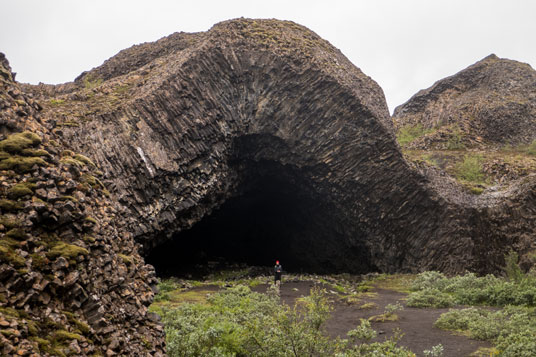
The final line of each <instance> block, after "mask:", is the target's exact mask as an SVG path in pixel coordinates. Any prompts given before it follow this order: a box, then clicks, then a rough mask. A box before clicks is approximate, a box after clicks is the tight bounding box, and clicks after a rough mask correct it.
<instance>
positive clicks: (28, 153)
mask: <svg viewBox="0 0 536 357" xmlns="http://www.w3.org/2000/svg"><path fill="white" fill-rule="evenodd" d="M20 153H21V155H23V156H50V154H49V153H48V151H46V150H43V149H24V150H22V151H21V152H20Z"/></svg>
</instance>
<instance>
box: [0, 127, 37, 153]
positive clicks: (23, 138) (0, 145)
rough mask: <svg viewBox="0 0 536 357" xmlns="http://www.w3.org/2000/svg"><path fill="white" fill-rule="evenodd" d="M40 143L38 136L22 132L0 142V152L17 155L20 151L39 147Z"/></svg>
mask: <svg viewBox="0 0 536 357" xmlns="http://www.w3.org/2000/svg"><path fill="white" fill-rule="evenodd" d="M40 143H41V138H40V137H39V135H37V134H35V133H32V132H29V131H24V132H22V133H16V134H12V135H10V136H8V137H7V139H5V140H2V141H0V150H1V151H5V152H9V153H13V154H18V153H20V152H21V151H22V150H24V149H27V148H29V147H32V146H36V145H39V144H40Z"/></svg>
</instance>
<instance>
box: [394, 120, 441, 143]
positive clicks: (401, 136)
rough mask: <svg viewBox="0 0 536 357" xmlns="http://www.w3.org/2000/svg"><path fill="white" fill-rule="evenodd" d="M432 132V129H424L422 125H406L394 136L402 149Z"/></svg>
mask: <svg viewBox="0 0 536 357" xmlns="http://www.w3.org/2000/svg"><path fill="white" fill-rule="evenodd" d="M431 132H433V130H432V129H424V127H423V126H422V124H420V123H419V124H416V125H406V126H403V127H402V128H400V129H399V130H398V132H397V134H396V138H397V140H398V143H399V144H400V146H402V147H404V146H406V145H408V144H411V143H412V142H414V141H415V140H416V139H418V138H420V137H421V136H424V135H426V134H429V133H431Z"/></svg>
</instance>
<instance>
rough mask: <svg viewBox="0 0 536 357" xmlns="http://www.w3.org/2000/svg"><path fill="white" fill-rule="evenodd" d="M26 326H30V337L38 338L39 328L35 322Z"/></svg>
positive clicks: (27, 323) (27, 322)
mask: <svg viewBox="0 0 536 357" xmlns="http://www.w3.org/2000/svg"><path fill="white" fill-rule="evenodd" d="M26 325H27V326H28V333H29V334H30V336H37V335H38V334H39V328H38V327H37V324H36V323H35V322H34V321H26Z"/></svg>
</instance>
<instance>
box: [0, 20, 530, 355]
mask: <svg viewBox="0 0 536 357" xmlns="http://www.w3.org/2000/svg"><path fill="white" fill-rule="evenodd" d="M5 72H6V73H8V72H9V71H5ZM2 73H4V72H2ZM3 83H4V84H5V85H6V87H5V88H4V90H3V91H2V100H3V102H2V103H4V102H5V104H2V113H3V114H2V115H3V116H2V120H3V122H6V123H8V122H10V123H14V124H13V125H12V127H10V128H8V129H5V130H4V129H3V130H4V131H3V132H2V135H3V139H4V141H2V142H0V145H4V146H3V147H4V148H7V147H8V144H5V143H6V141H7V142H9V141H10V140H12V141H13V140H15V139H17V140H19V139H20V140H22V141H23V142H25V143H26V144H24V145H25V146H24V148H21V150H20V152H19V151H13V150H11V149H5V150H4V151H3V152H5V154H2V155H3V156H2V157H0V159H1V161H0V165H3V167H0V168H1V169H2V170H3V171H0V174H2V175H3V182H4V180H6V185H5V189H4V191H3V192H4V195H5V197H7V198H9V197H8V196H7V195H8V190H11V191H13V190H15V191H17V192H20V193H19V194H20V196H16V195H19V194H15V196H13V199H11V200H10V202H9V203H6V206H5V207H1V209H2V215H3V216H6V219H16V220H18V221H19V222H21V223H17V224H16V228H15V229H18V230H17V231H15V232H11V230H8V228H9V227H8V226H6V225H5V224H4V226H3V227H4V228H2V229H3V230H2V233H1V234H2V242H4V241H5V242H6V243H2V244H3V245H2V247H5V249H4V250H2V252H3V253H2V254H3V256H2V262H3V265H2V269H3V273H2V274H0V276H1V277H2V280H1V281H2V284H3V285H2V289H3V290H2V291H0V293H3V294H4V295H3V296H5V299H3V300H2V301H1V303H2V306H4V307H6V308H8V309H12V310H5V311H6V312H5V313H3V316H15V317H13V318H10V319H8V318H7V317H4V319H5V320H6V324H9V326H11V327H12V328H13V329H14V330H17V331H19V334H20V335H19V336H17V335H16V334H10V333H6V334H3V336H4V340H5V341H4V347H3V348H6V351H7V350H9V351H13V350H16V349H19V348H24V349H26V350H28V351H37V350H40V351H41V353H45V352H47V353H50V354H54V353H57V352H56V351H60V352H61V351H67V352H69V351H70V352H73V351H74V352H73V353H77V354H82V355H84V354H91V353H94V352H97V353H98V352H100V353H107V354H110V355H113V354H114V353H120V354H134V355H144V354H155V355H158V354H159V353H160V352H161V351H162V348H163V347H162V346H163V338H162V334H161V328H160V327H159V325H158V324H157V323H155V322H154V321H152V320H151V318H150V315H149V314H147V310H146V306H147V304H148V303H149V302H150V301H151V299H152V292H151V290H150V287H149V285H151V284H152V283H154V272H153V271H152V269H151V268H150V267H148V266H146V265H144V263H143V260H142V259H141V257H140V253H141V254H142V255H143V256H147V255H149V254H151V252H155V251H157V249H158V247H167V246H165V244H166V242H169V241H171V240H174V241H175V242H178V244H177V245H176V246H174V247H173V249H176V250H177V253H176V254H177V255H179V254H182V255H194V254H197V253H199V254H201V253H203V254H205V253H207V251H208V253H217V252H221V253H222V254H232V255H234V256H232V258H233V259H242V260H247V259H248V257H250V256H258V255H261V254H265V255H266V259H273V258H274V254H285V259H286V261H288V262H291V263H290V264H293V265H294V268H295V269H306V270H310V271H349V272H368V271H385V272H394V271H419V270H424V269H438V270H443V271H446V272H459V271H463V270H464V269H469V270H474V271H477V272H492V271H497V270H498V269H500V266H501V264H502V263H503V260H502V259H503V255H504V253H505V252H506V250H507V249H508V248H509V247H514V248H515V249H516V250H518V251H520V252H522V253H525V252H528V251H529V250H530V249H531V244H533V243H534V240H533V238H532V237H534V233H535V232H534V224H533V222H534V218H535V217H534V215H535V212H536V207H534V203H533V202H535V200H534V197H533V196H534V183H535V182H536V181H534V180H533V178H532V177H528V178H527V179H526V180H525V181H524V182H519V183H518V184H517V185H514V186H512V187H510V188H509V189H508V191H507V192H506V191H502V192H490V193H485V194H483V195H481V196H478V197H475V196H472V195H468V194H467V193H465V192H463V191H462V190H461V189H460V188H459V187H458V186H457V185H456V183H455V182H453V181H452V180H450V179H449V178H448V177H444V176H442V173H441V172H440V171H437V170H434V169H433V168H429V167H424V168H421V169H415V168H414V167H413V165H411V164H408V162H407V161H406V160H405V159H404V157H403V156H402V153H401V151H400V147H399V146H398V144H397V142H396V139H395V134H394V130H393V125H392V122H391V118H390V117H389V113H388V110H387V106H386V103H385V99H384V96H383V93H382V90H381V89H380V88H379V86H378V85H377V84H376V83H375V82H374V81H373V80H372V79H370V78H369V77H367V76H366V75H364V74H363V73H362V72H361V71H360V70H359V69H358V68H356V67H355V66H353V65H352V64H351V63H350V62H349V61H348V60H347V59H346V58H345V57H344V56H343V55H342V54H341V53H340V51H338V50H337V49H335V48H334V47H333V46H331V45H330V44H329V43H327V42H326V41H324V40H322V39H321V38H319V37H318V36H317V35H316V34H314V33H313V32H311V31H309V30H307V29H306V28H304V27H302V26H299V25H297V24H295V23H292V22H285V21H276V20H247V19H239V20H233V21H227V22H223V23H220V24H217V25H215V26H214V27H213V28H212V29H211V30H210V31H208V32H206V33H200V34H175V35H172V36H170V37H167V38H165V39H162V40H160V41H157V42H155V43H152V44H143V45H140V46H135V47H133V48H131V49H127V50H124V51H122V52H121V53H120V54H119V55H118V56H116V57H114V58H112V59H110V60H108V61H107V62H105V63H104V64H103V66H101V67H99V68H96V69H93V70H91V71H89V72H86V73H83V74H82V75H81V76H80V77H78V78H77V79H76V80H75V82H73V83H67V84H63V85H58V86H49V85H39V86H30V85H25V86H23V87H22V88H23V90H24V93H26V94H23V93H21V92H20V90H19V89H17V90H18V91H19V92H16V93H15V92H13V93H12V90H11V89H10V88H18V85H17V84H16V83H14V82H12V81H11V78H9V76H7V77H5V80H4V82H3ZM10 90H11V92H10ZM10 93H12V94H10ZM17 96H20V98H19V97H17ZM30 96H33V97H34V99H35V100H37V101H38V103H39V104H37V103H36V102H34V99H31V98H30ZM4 98H6V99H4ZM17 100H19V101H20V103H19V102H17ZM23 103H24V104H23ZM32 106H33V108H34V109H32V111H30V109H29V108H30V107H32ZM27 108H28V109H27ZM416 111H417V110H416ZM22 112H25V113H26V116H24V115H21V114H19V113H22ZM4 113H6V114H4ZM17 116H18V117H17ZM28 116H31V117H32V118H31V120H30V119H28V120H26V119H20V118H26V117H28ZM21 123H22V124H21ZM29 123H31V124H29ZM25 131H26V132H25ZM13 133H15V134H13ZM13 135H15V136H13ZM34 135H38V136H37V137H34ZM1 143H4V144H1ZM6 145H7V146H6ZM10 150H11V151H10ZM24 150H30V151H24ZM39 150H40V151H39ZM43 150H44V151H43ZM23 151H24V152H23ZM38 151H39V153H41V154H42V155H38ZM45 152H46V153H45ZM13 156H16V157H24V158H28V157H32V158H37V159H40V160H41V161H40V160H37V159H32V160H33V161H32V164H31V165H27V166H24V169H21V168H19V167H18V166H17V165H18V164H16V163H14V164H9V165H11V166H8V164H7V163H6V162H9V161H7V160H10V158H11V157H13ZM13 165H14V166H13ZM21 170H22V171H21ZM17 185H18V186H17ZM15 186H17V187H18V188H17V189H15ZM11 191H9V192H11ZM7 198H6V200H7ZM10 232H11V233H10ZM19 233H20V234H19ZM13 234H15V236H13ZM135 242H137V243H139V244H137V243H135ZM243 246H245V247H247V249H242V248H241V247H243ZM274 247H275V248H274ZM194 249H195V250H197V251H193V250H194ZM270 249H273V250H270ZM167 250H169V249H167ZM181 250H183V251H186V254H185V253H184V252H181ZM211 251H212V252H211ZM263 251H264V252H267V253H259V252H263ZM281 252H284V253H281ZM168 256H171V257H173V256H174V254H173V253H172V254H170V255H168ZM10 259H11V260H12V261H9V260H10ZM280 259H281V258H280ZM157 260H158V257H157ZM34 262H38V263H34ZM270 262H271V261H268V262H267V263H270ZM287 266H288V265H287ZM17 269H19V270H17ZM33 273H35V274H33ZM32 274H33V275H32ZM36 274H39V275H36ZM27 276H35V279H33V278H32V279H33V280H31V281H29V282H26V280H25V279H27V278H26V277H27ZM22 284H31V286H32V289H34V290H35V291H39V293H37V292H35V293H33V294H21V291H23V288H22V286H23V285H22ZM65 284H69V285H67V286H66V285H65ZM34 285H35V287H34ZM24 286H26V285H24ZM28 286H30V285H28ZM72 286H74V287H75V288H71V287H72ZM37 289H40V290H37ZM27 295H29V297H28V299H27V300H25V299H26V296H27ZM43 296H44V297H46V296H48V297H49V299H45V301H43V300H42V299H43ZM13 311H15V312H13ZM9 314H11V315H9ZM25 321H39V322H40V324H38V325H36V326H37V327H36V328H37V329H38V330H37V332H36V331H35V330H32V328H31V327H28V328H26V330H24V329H23V328H15V327H17V326H26V325H27V323H26V322H25ZM50 321H52V322H50ZM0 323H2V321H1V320H0ZM25 324H26V325H25ZM86 327H87V328H86ZM32 331H34V332H32ZM39 336H48V337H49V338H47V339H46V341H42V340H39V339H37V338H36V337H39ZM5 346H7V347H5ZM47 348H49V349H50V348H53V349H55V350H47ZM67 352H62V353H67ZM9 353H11V352H9Z"/></svg>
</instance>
